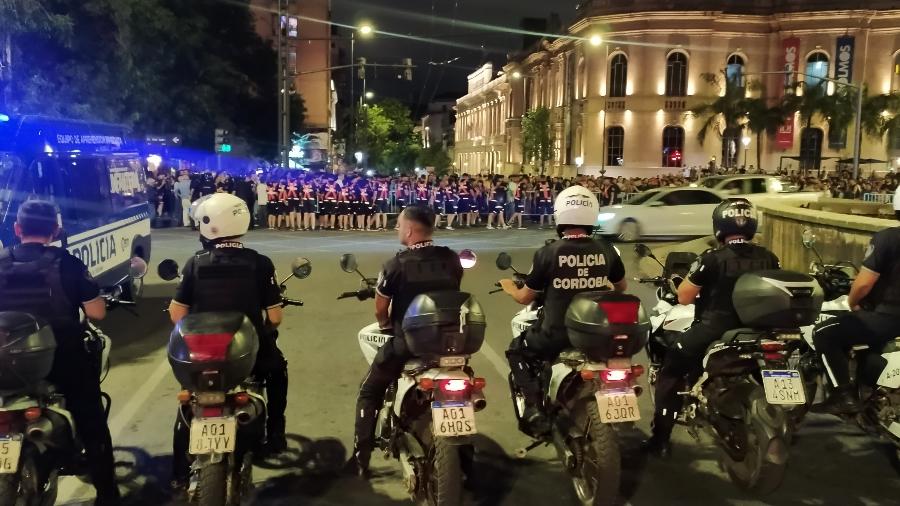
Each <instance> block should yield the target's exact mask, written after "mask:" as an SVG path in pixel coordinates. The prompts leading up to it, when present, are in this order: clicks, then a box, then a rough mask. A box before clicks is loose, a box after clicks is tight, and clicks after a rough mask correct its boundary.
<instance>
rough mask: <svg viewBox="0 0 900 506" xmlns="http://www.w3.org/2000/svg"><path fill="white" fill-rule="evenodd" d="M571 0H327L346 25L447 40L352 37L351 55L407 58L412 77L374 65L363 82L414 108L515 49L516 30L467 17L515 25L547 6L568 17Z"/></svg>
mask: <svg viewBox="0 0 900 506" xmlns="http://www.w3.org/2000/svg"><path fill="white" fill-rule="evenodd" d="M576 3H577V1H576V0H332V20H333V21H334V22H335V23H342V24H348V25H354V24H359V23H360V22H363V21H368V22H370V23H371V24H372V25H374V26H375V27H376V29H377V30H379V31H385V32H392V33H398V34H405V35H413V36H416V37H424V38H429V39H439V41H441V42H444V43H447V44H432V43H427V42H424V41H418V40H410V39H403V38H396V37H391V36H390V35H384V34H378V35H377V36H376V37H375V38H373V39H371V40H365V41H357V44H356V56H357V57H360V56H362V57H365V58H366V59H367V62H368V63H400V62H401V60H402V59H403V58H412V59H413V63H414V64H415V65H416V66H417V68H416V70H415V72H414V81H413V82H412V83H408V82H405V81H398V80H397V75H396V74H397V72H395V71H390V70H379V71H378V75H377V78H374V79H372V77H374V75H373V74H374V72H372V71H370V75H369V76H367V77H369V78H370V79H369V81H368V82H367V83H366V84H367V86H366V87H367V89H370V90H373V91H374V92H375V93H376V95H377V96H379V97H385V96H393V97H396V98H399V99H401V100H403V101H404V102H407V103H410V104H411V105H413V106H414V108H415V107H416V105H417V104H418V105H419V106H421V104H427V103H428V102H429V101H430V100H431V99H432V98H434V97H436V96H440V95H442V94H452V95H454V96H460V95H463V94H465V89H466V75H468V74H469V73H471V72H472V71H473V70H475V69H477V68H478V67H479V66H480V65H481V64H483V63H485V62H487V61H492V62H494V63H495V65H498V64H502V63H504V62H505V61H506V54H507V53H509V52H515V51H516V50H518V49H521V46H522V36H521V35H519V34H511V33H503V32H498V31H490V30H488V29H487V28H481V29H479V27H476V26H472V25H471V24H469V23H477V24H480V25H494V26H502V27H506V28H510V29H518V28H519V23H520V20H521V18H523V17H539V18H547V17H549V15H550V13H551V12H556V13H557V14H559V15H560V17H561V18H562V19H563V22H564V23H565V22H566V21H570V20H571V19H572V18H573V17H574V13H575V5H576ZM482 47H483V49H482ZM457 58H458V59H457ZM454 59H456V60H454ZM450 60H454V61H452V62H451V63H446V64H444V65H430V64H429V63H428V62H435V63H442V62H448V61H450ZM358 92H359V90H358V89H357V93H358Z"/></svg>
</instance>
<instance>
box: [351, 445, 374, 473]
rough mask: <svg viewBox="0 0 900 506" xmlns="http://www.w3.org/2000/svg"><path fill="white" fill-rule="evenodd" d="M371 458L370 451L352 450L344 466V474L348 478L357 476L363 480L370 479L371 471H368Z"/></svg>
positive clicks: (363, 449)
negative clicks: (348, 476)
mask: <svg viewBox="0 0 900 506" xmlns="http://www.w3.org/2000/svg"><path fill="white" fill-rule="evenodd" d="M371 457H372V450H370V449H365V448H354V449H353V454H352V455H351V456H350V460H348V461H347V463H346V464H344V473H345V474H348V475H350V476H357V477H359V478H362V479H364V480H368V479H370V478H371V477H372V471H371V470H369V459H370V458H371Z"/></svg>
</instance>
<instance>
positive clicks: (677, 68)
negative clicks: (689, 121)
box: [666, 51, 688, 97]
mask: <svg viewBox="0 0 900 506" xmlns="http://www.w3.org/2000/svg"><path fill="white" fill-rule="evenodd" d="M687 73H688V58H687V55H686V54H684V53H681V52H678V51H676V52H674V53H672V54H670V55H669V58H668V59H667V60H666V96H667V97H683V96H685V95H687Z"/></svg>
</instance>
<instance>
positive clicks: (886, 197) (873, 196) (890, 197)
mask: <svg viewBox="0 0 900 506" xmlns="http://www.w3.org/2000/svg"><path fill="white" fill-rule="evenodd" d="M863 201H865V202H875V203H878V204H892V203H893V202H894V194H893V193H864V194H863Z"/></svg>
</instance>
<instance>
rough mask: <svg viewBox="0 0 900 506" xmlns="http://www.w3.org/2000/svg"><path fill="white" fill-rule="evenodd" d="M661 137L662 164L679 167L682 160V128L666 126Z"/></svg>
mask: <svg viewBox="0 0 900 506" xmlns="http://www.w3.org/2000/svg"><path fill="white" fill-rule="evenodd" d="M662 137H663V138H662V166H663V167H681V166H682V164H683V160H684V129H683V128H681V127H678V126H667V127H666V128H664V129H663V136H662Z"/></svg>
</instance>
